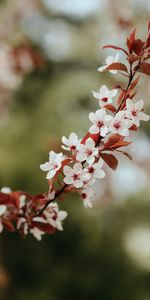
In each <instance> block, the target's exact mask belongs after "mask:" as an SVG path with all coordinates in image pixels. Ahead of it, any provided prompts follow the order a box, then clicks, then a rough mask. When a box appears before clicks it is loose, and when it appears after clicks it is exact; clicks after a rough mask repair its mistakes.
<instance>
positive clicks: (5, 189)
mask: <svg viewBox="0 0 150 300" xmlns="http://www.w3.org/2000/svg"><path fill="white" fill-rule="evenodd" d="M1 192H2V193H4V194H10V193H11V192H12V190H11V189H10V188H9V187H6V186H4V187H2V188H1Z"/></svg>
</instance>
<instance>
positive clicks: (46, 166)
mask: <svg viewBox="0 0 150 300" xmlns="http://www.w3.org/2000/svg"><path fill="white" fill-rule="evenodd" d="M40 169H41V170H42V171H45V172H47V171H49V170H50V169H51V163H50V162H46V163H45V164H41V165H40Z"/></svg>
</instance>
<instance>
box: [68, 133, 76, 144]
mask: <svg viewBox="0 0 150 300" xmlns="http://www.w3.org/2000/svg"><path fill="white" fill-rule="evenodd" d="M69 140H70V141H71V142H77V141H78V136H77V134H76V133H75V132H71V133H70V135H69Z"/></svg>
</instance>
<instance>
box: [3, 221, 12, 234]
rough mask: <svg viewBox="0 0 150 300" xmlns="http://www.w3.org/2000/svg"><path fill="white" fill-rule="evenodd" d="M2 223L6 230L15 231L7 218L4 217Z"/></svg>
mask: <svg viewBox="0 0 150 300" xmlns="http://www.w3.org/2000/svg"><path fill="white" fill-rule="evenodd" d="M2 223H3V225H4V226H5V228H6V229H7V230H8V231H11V232H14V231H15V227H14V225H13V224H12V223H11V222H10V221H9V220H6V219H4V220H3V221H2Z"/></svg>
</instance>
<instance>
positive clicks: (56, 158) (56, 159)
mask: <svg viewBox="0 0 150 300" xmlns="http://www.w3.org/2000/svg"><path fill="white" fill-rule="evenodd" d="M64 158H65V157H64V155H63V153H58V154H57V153H55V152H54V151H50V152H49V162H46V163H44V164H41V165H40V169H41V170H42V171H45V172H48V173H47V176H46V178H47V179H51V178H52V177H54V176H55V175H56V173H57V171H58V170H59V169H60V168H61V166H62V161H63V160H64Z"/></svg>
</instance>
